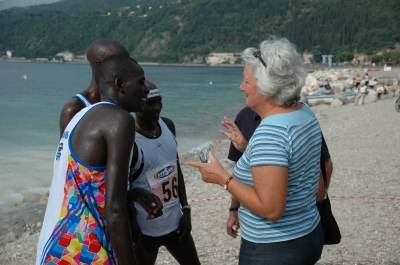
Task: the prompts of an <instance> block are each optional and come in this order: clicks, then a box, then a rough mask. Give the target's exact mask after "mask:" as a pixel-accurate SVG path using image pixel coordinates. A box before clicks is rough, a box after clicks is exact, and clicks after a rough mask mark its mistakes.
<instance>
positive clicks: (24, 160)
mask: <svg viewBox="0 0 400 265" xmlns="http://www.w3.org/2000/svg"><path fill="white" fill-rule="evenodd" d="M143 68H144V70H145V75H146V79H148V80H150V81H152V82H153V83H155V84H156V85H157V86H158V87H159V88H160V89H161V93H162V96H163V111H162V113H161V115H162V116H165V117H168V118H170V119H172V120H173V121H174V123H175V127H176V130H177V140H178V151H179V152H180V153H182V152H187V151H190V150H192V149H196V148H199V147H201V146H203V145H205V144H206V143H207V142H209V141H210V140H214V139H219V138H221V139H222V136H221V135H220V133H219V130H220V129H221V128H222V126H221V125H220V122H221V120H222V119H223V116H224V115H225V116H228V117H230V118H234V117H235V116H236V114H237V113H238V111H239V110H240V109H241V108H242V107H243V106H244V96H243V94H242V93H241V92H240V91H239V85H240V82H241V80H242V71H243V69H242V68H240V67H221V68H219V67H218V68H217V67H178V66H144V67H143ZM23 74H27V80H26V81H25V80H24V79H23ZM90 76H91V70H90V66H89V65H87V64H84V65H79V64H46V63H14V62H0V93H1V96H0V167H1V171H0V181H1V183H2V184H1V185H0V203H1V200H2V195H1V194H3V195H4V194H6V195H7V196H8V197H9V195H10V194H14V193H18V192H23V191H26V190H28V189H33V188H36V187H44V186H48V185H49V184H50V182H51V178H52V166H53V155H54V151H55V149H56V147H57V143H58V137H59V132H58V130H59V127H58V118H59V114H60V111H61V108H62V107H63V105H64V104H65V103H66V102H67V101H68V100H69V99H70V98H71V96H73V95H74V94H76V93H77V92H80V91H82V90H84V89H85V88H86V87H87V86H88V84H89V82H90ZM26 82H27V83H28V84H27V85H26ZM13 196H14V195H13ZM18 198H19V197H18ZM18 198H17V199H18ZM3 199H4V196H3Z"/></svg>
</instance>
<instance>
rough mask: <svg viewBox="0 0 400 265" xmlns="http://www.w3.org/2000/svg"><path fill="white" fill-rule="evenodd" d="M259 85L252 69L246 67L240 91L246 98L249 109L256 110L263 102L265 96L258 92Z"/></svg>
mask: <svg viewBox="0 0 400 265" xmlns="http://www.w3.org/2000/svg"><path fill="white" fill-rule="evenodd" d="M257 84H258V81H257V79H256V78H255V77H254V75H253V73H252V71H251V69H250V67H249V66H248V65H246V66H245V67H244V71H243V81H242V83H241V84H240V88H239V89H240V91H242V92H243V94H244V95H245V97H246V107H249V108H251V109H252V110H254V108H255V107H256V106H258V105H259V104H260V103H261V102H262V100H263V96H262V95H261V93H260V92H259V91H258V88H257Z"/></svg>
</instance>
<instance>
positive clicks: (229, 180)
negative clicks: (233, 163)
mask: <svg viewBox="0 0 400 265" xmlns="http://www.w3.org/2000/svg"><path fill="white" fill-rule="evenodd" d="M232 179H233V177H232V176H231V177H230V178H228V180H227V181H226V182H225V184H224V186H223V187H224V189H225V190H228V184H229V182H231V180H232Z"/></svg>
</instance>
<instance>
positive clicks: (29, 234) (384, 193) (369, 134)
mask: <svg viewBox="0 0 400 265" xmlns="http://www.w3.org/2000/svg"><path fill="white" fill-rule="evenodd" d="M395 100H396V98H391V99H387V100H381V101H378V102H376V103H368V104H365V105H362V106H357V107H354V106H353V104H346V105H343V106H341V107H338V108H335V107H330V106H329V105H325V104H322V105H318V106H314V107H312V109H313V111H314V113H315V114H316V116H317V118H318V120H319V122H320V125H321V129H322V131H323V133H324V137H325V139H326V142H327V144H328V147H329V151H330V154H331V156H332V161H333V166H334V172H333V176H332V183H331V188H330V190H329V194H330V198H331V203H332V209H333V213H334V215H335V217H336V219H337V221H338V223H339V226H340V229H341V232H342V242H341V243H340V244H339V245H332V246H325V248H324V251H323V254H322V257H321V259H320V261H319V262H318V264H355V263H357V264H388V265H389V264H398V263H400V254H399V253H400V242H399V241H400V239H399V238H400V228H399V225H398V224H399V222H400V195H399V192H398V190H399V188H400V166H399V162H398V161H399V157H398V152H397V150H400V131H399V128H398V121H399V119H400V113H397V112H396V111H395V109H394V102H395ZM211 149H212V150H213V152H214V154H215V155H216V156H217V157H218V158H219V159H220V161H221V163H222V165H223V166H224V167H225V169H227V170H228V171H231V170H232V168H233V165H234V164H233V163H232V162H231V161H229V160H228V159H227V153H228V149H229V142H228V141H221V140H215V141H213V142H212V144H211ZM180 160H181V165H182V171H183V174H184V176H185V183H186V190H187V194H188V200H189V203H190V204H191V206H192V226H193V230H192V235H193V238H194V241H195V244H196V247H197V251H198V254H199V257H200V261H201V262H202V264H237V261H238V253H239V245H240V239H239V238H236V239H232V238H230V237H229V236H228V235H227V234H226V229H225V222H226V219H227V217H228V210H227V209H228V207H229V204H230V199H229V197H230V196H229V193H228V192H226V191H225V190H223V189H222V188H221V187H219V186H218V185H210V184H205V183H204V182H202V181H201V179H200V174H199V172H198V171H197V170H196V169H194V168H191V167H189V166H187V165H186V162H187V161H198V151H193V152H189V153H185V154H180ZM45 206H46V204H45V203H37V202H36V203H27V204H24V203H22V204H21V205H19V206H17V207H14V208H8V209H1V210H0V223H1V226H0V229H1V230H0V264H8V265H13V264H18V265H25V264H33V263H34V259H35V255H36V243H37V239H38V234H39V231H40V228H41V222H42V219H43V215H44V210H45ZM7 240H8V241H7ZM156 264H159V265H160V264H177V263H176V262H175V260H174V258H173V257H172V256H171V255H170V254H169V253H168V252H167V251H166V249H165V248H161V250H160V253H159V256H158V259H157V263H156Z"/></svg>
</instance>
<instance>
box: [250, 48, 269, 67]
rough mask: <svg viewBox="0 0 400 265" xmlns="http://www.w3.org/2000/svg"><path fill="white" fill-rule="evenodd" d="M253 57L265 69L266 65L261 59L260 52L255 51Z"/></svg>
mask: <svg viewBox="0 0 400 265" xmlns="http://www.w3.org/2000/svg"><path fill="white" fill-rule="evenodd" d="M253 55H254V57H256V58H257V59H258V60H260V62H261V63H262V64H263V65H264V67H267V64H266V63H265V62H264V60H263V58H262V57H261V51H260V50H257V51H255V52H254V53H253Z"/></svg>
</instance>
